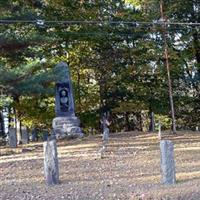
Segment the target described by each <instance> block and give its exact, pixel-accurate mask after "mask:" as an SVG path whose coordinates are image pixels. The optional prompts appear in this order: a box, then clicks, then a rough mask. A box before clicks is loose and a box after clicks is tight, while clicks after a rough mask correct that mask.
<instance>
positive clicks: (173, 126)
mask: <svg viewBox="0 0 200 200" xmlns="http://www.w3.org/2000/svg"><path fill="white" fill-rule="evenodd" d="M160 14H161V19H162V20H163V22H164V25H163V39H164V57H165V64H166V68H167V78H168V92H169V101H170V107H171V117H172V132H173V133H174V134H175V133H176V119H175V112H174V101H173V92H172V82H171V75H170V66H169V52H168V45H167V23H166V17H164V12H163V0H161V1H160Z"/></svg>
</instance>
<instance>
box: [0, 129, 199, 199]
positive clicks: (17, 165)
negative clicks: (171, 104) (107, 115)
mask: <svg viewBox="0 0 200 200" xmlns="http://www.w3.org/2000/svg"><path fill="white" fill-rule="evenodd" d="M165 139H170V140H172V141H173V142H174V148H175V163H176V179H177V183H176V184H175V185H173V186H164V185H162V184H161V174H160V150H159V140H158V139H157V134H155V133H154V134H150V133H136V132H131V133H115V134H111V136H110V141H109V146H108V149H107V152H106V153H105V155H104V158H103V159H101V158H100V154H99V153H98V152H99V150H100V148H101V145H102V141H101V136H88V137H85V138H83V139H75V140H71V141H69V140H65V141H59V142H58V155H59V171H60V184H59V185H56V186H51V187H48V186H46V185H45V183H44V174H43V144H42V143H31V144H29V145H26V146H20V147H18V148H17V149H15V150H13V149H9V148H8V147H7V148H5V147H0V199H1V200H31V199H32V200H39V199H40V200H60V199H67V200H68V199H69V200H70V199H71V200H100V199H102V200H118V199H119V200H126V199H128V200H139V199H140V200H143V199H149V200H150V199H152V200H155V199H160V200H161V199H162V200H172V199H173V200H175V199H177V200H178V199H179V200H181V199H184V200H192V199H193V200H198V199H200V133H183V132H179V133H178V134H177V135H174V136H169V135H166V136H165ZM13 152H14V154H13Z"/></svg>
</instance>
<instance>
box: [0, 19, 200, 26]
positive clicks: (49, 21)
mask: <svg viewBox="0 0 200 200" xmlns="http://www.w3.org/2000/svg"><path fill="white" fill-rule="evenodd" d="M15 23H25V24H26V23H27V24H38V25H44V24H97V25H103V24H105V25H122V24H124V25H135V26H139V25H163V24H165V25H181V26H200V23H198V22H169V21H167V22H165V21H162V20H161V21H160V20H157V21H153V22H145V21H95V20H94V21H93V20H84V21H83V20H61V21H59V20H57V21H53V20H52V21H51V20H41V19H38V20H7V19H5V20H4V19H3V20H0V24H15Z"/></svg>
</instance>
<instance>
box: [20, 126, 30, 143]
mask: <svg viewBox="0 0 200 200" xmlns="http://www.w3.org/2000/svg"><path fill="white" fill-rule="evenodd" d="M21 131H22V144H28V142H29V133H28V130H27V128H26V127H22V129H21Z"/></svg>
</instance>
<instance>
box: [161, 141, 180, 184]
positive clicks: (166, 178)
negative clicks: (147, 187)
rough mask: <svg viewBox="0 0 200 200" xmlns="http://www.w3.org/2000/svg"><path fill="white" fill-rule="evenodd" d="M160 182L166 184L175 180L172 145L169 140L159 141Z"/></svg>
mask: <svg viewBox="0 0 200 200" xmlns="http://www.w3.org/2000/svg"><path fill="white" fill-rule="evenodd" d="M160 151H161V170H162V182H163V183H164V184H166V185H170V184H174V183H175V182H176V172H175V162H174V145H173V143H172V142H171V141H170V140H162V141H161V142H160Z"/></svg>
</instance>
